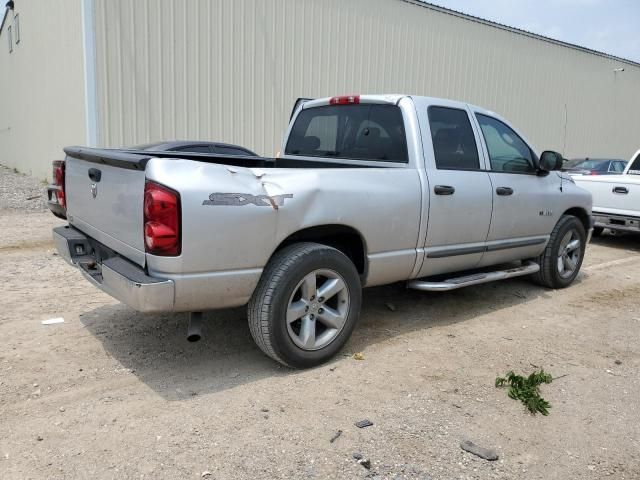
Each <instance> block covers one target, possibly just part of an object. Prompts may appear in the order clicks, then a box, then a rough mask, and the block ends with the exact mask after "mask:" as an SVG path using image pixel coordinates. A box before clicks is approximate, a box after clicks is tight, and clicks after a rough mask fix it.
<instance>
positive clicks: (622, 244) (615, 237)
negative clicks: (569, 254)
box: [591, 230, 640, 252]
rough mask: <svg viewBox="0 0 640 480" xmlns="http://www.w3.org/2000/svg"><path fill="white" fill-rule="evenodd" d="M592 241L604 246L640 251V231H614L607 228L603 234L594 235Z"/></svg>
mask: <svg viewBox="0 0 640 480" xmlns="http://www.w3.org/2000/svg"><path fill="white" fill-rule="evenodd" d="M591 243H594V244H595V245H601V246H603V247H611V248H618V249H625V250H630V251H632V252H640V233H627V232H621V233H613V232H611V231H610V230H605V231H604V233H603V234H602V235H599V236H597V237H596V236H594V237H592V239H591Z"/></svg>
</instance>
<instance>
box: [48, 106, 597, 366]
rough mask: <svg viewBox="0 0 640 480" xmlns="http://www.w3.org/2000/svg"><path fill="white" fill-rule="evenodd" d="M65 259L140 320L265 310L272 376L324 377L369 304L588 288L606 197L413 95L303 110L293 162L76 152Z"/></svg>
mask: <svg viewBox="0 0 640 480" xmlns="http://www.w3.org/2000/svg"><path fill="white" fill-rule="evenodd" d="M65 152H66V155H67V156H66V160H65V161H64V162H57V163H56V164H55V165H54V172H55V173H56V175H55V178H56V179H57V184H58V188H59V190H58V195H59V197H60V200H61V202H62V203H64V204H65V206H66V209H67V211H66V214H67V218H68V222H69V225H68V226H65V227H59V228H56V229H54V231H53V236H54V239H55V242H56V245H57V248H58V251H59V252H60V255H61V256H62V257H64V258H65V259H66V260H67V261H68V262H69V263H71V264H73V265H76V266H77V267H79V269H80V271H81V272H82V273H83V274H84V276H85V277H86V278H87V279H88V280H89V281H91V282H92V283H93V284H94V285H96V286H97V287H98V288H100V289H102V290H104V291H105V292H108V293H109V294H111V295H112V296H113V297H115V298H116V299H118V300H120V301H122V302H124V303H126V304H127V305H130V306H131V307H132V308H134V309H136V310H139V311H141V312H160V311H162V312H166V311H173V312H190V313H191V317H190V325H189V338H190V339H191V340H195V339H197V338H199V322H200V321H201V313H200V312H202V311H204V310H210V309H220V308H227V307H237V306H241V305H245V304H248V318H249V326H250V330H251V333H252V335H253V337H254V339H255V341H256V343H257V344H258V346H259V347H260V348H261V349H262V350H263V351H264V352H265V353H266V354H267V355H269V356H270V357H272V358H273V359H275V360H277V361H279V362H282V363H283V364H286V365H289V366H292V367H299V368H304V367H310V366H314V365H317V364H320V363H322V362H324V361H326V360H328V359H329V358H331V357H332V356H333V355H335V354H336V353H337V352H338V351H339V350H340V348H341V347H342V346H343V345H344V344H345V342H346V341H347V340H348V338H349V336H350V335H351V332H352V330H353V328H354V326H355V324H356V322H357V319H358V316H359V313H360V305H361V298H362V297H361V291H362V287H369V286H374V285H383V284H389V283H392V282H399V281H403V282H406V283H407V286H408V287H409V288H414V289H418V290H427V291H444V290H452V289H456V288H460V287H464V286H468V285H475V284H480V283H484V282H489V281H493V280H500V279H505V278H510V277H516V276H522V275H530V276H531V278H532V279H533V280H535V281H536V282H538V283H540V284H541V285H544V286H546V287H549V288H562V287H566V286H568V285H570V284H571V282H572V281H573V280H574V279H575V277H576V275H577V274H578V271H579V269H580V266H581V263H582V259H583V255H584V252H585V246H586V243H587V241H588V236H589V234H590V232H591V229H592V220H591V196H590V195H589V193H588V192H586V191H584V190H582V189H580V188H578V187H576V186H575V184H574V183H573V181H572V180H571V178H570V177H568V176H566V175H564V174H562V173H561V172H559V169H560V167H561V164H562V157H561V156H560V154H557V153H555V152H551V151H546V152H543V153H542V154H541V155H539V156H538V155H537V154H536V152H535V151H534V150H533V149H532V148H531V147H530V145H529V143H528V142H527V141H526V140H525V138H524V137H523V136H522V135H521V134H519V133H518V132H517V131H516V130H515V129H514V128H513V127H512V126H510V125H509V123H508V122H507V121H506V120H504V119H503V118H501V117H500V116H498V115H496V114H495V113H492V112H489V111H486V110H483V109H481V108H478V107H474V106H472V105H468V104H466V103H460V102H454V101H449V100H442V99H436V98H427V97H417V96H409V95H362V96H355V95H353V96H341V97H332V98H324V99H318V100H310V101H307V102H303V103H300V104H299V105H298V106H297V108H296V109H295V112H294V114H293V115H292V119H291V122H290V125H289V127H288V129H287V131H286V134H285V137H284V141H283V144H282V154H281V155H279V156H278V158H275V159H270V158H263V157H232V156H219V155H211V154H189V153H180V154H176V152H153V153H149V152H139V151H138V152H135V151H125V150H108V149H90V148H82V147H69V148H66V149H65Z"/></svg>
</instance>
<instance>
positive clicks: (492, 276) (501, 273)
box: [407, 262, 540, 292]
mask: <svg viewBox="0 0 640 480" xmlns="http://www.w3.org/2000/svg"><path fill="white" fill-rule="evenodd" d="M539 270H540V266H539V265H538V264H537V263H534V262H527V263H525V264H523V265H522V266H520V267H516V268H510V269H508V270H496V271H495V272H486V273H474V274H472V275H466V276H464V277H457V278H450V279H447V280H444V281H442V282H426V281H424V280H411V281H409V282H407V288H413V289H415V290H426V291H429V292H445V291H448V290H455V289H457V288H462V287H468V286H470V285H479V284H481V283H489V282H495V281H496V280H505V279H507V278H513V277H521V276H523V275H531V274H532V273H536V272H537V271H539Z"/></svg>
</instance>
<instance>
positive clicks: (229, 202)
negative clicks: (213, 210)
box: [202, 193, 293, 210]
mask: <svg viewBox="0 0 640 480" xmlns="http://www.w3.org/2000/svg"><path fill="white" fill-rule="evenodd" d="M286 198H293V194H291V193H285V194H283V195H252V194H250V193H212V194H211V195H209V200H205V201H204V202H202V205H213V206H223V205H224V206H229V207H242V206H244V205H249V204H251V205H255V206H256V207H273V208H275V209H276V210H277V209H278V207H281V206H283V205H284V200H285V199H286Z"/></svg>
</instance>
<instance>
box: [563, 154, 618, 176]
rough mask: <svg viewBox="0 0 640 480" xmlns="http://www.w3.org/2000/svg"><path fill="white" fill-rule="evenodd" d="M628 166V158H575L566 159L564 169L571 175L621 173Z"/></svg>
mask: <svg viewBox="0 0 640 480" xmlns="http://www.w3.org/2000/svg"><path fill="white" fill-rule="evenodd" d="M626 166H627V161H626V160H620V159H617V158H575V159H573V160H567V161H565V163H564V164H563V165H562V170H563V171H565V172H567V173H569V175H621V174H622V172H624V169H625V167H626Z"/></svg>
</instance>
